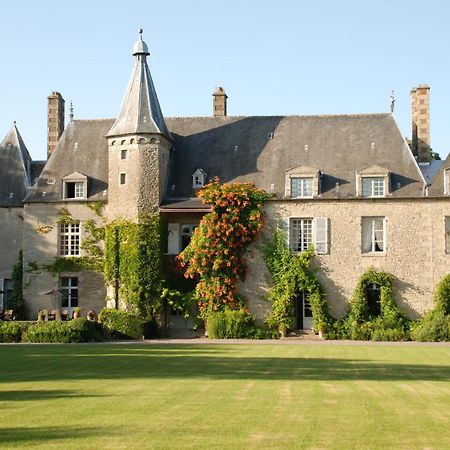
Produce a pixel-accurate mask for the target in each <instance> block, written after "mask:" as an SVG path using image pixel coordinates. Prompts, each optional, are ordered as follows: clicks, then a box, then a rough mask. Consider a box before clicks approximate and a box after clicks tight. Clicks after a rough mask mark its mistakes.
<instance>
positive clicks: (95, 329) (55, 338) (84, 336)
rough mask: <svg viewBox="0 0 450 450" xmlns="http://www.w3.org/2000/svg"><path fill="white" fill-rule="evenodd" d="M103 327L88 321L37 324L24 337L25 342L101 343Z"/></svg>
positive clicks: (74, 320) (76, 320) (30, 327)
mask: <svg viewBox="0 0 450 450" xmlns="http://www.w3.org/2000/svg"><path fill="white" fill-rule="evenodd" d="M101 340H102V336H101V327H100V326H99V325H98V324H96V323H94V322H90V321H89V320H86V319H73V320H70V321H68V322H59V321H54V322H53V321H52V322H36V323H34V324H32V325H31V326H29V328H28V329H27V330H26V331H25V333H24V334H23V335H22V341H23V342H60V343H70V342H92V341H101Z"/></svg>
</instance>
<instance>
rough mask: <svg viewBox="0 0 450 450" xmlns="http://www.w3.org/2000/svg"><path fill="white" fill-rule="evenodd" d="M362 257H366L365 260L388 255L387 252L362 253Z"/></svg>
mask: <svg viewBox="0 0 450 450" xmlns="http://www.w3.org/2000/svg"><path fill="white" fill-rule="evenodd" d="M361 256H362V257H365V258H367V257H373V256H375V257H378V256H382V257H386V256H387V254H386V252H368V253H361Z"/></svg>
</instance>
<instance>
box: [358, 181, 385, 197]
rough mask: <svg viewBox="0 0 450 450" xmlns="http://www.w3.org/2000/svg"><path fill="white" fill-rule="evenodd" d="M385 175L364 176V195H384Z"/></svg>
mask: <svg viewBox="0 0 450 450" xmlns="http://www.w3.org/2000/svg"><path fill="white" fill-rule="evenodd" d="M384 184H385V181H384V177H362V196H363V197H384Z"/></svg>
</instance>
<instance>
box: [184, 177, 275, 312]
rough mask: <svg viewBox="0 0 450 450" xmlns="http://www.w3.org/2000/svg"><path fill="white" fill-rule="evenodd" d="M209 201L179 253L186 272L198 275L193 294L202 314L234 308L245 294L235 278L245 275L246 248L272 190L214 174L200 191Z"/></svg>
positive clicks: (259, 226)
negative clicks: (208, 208)
mask: <svg viewBox="0 0 450 450" xmlns="http://www.w3.org/2000/svg"><path fill="white" fill-rule="evenodd" d="M198 195H199V197H200V198H201V199H202V201H203V203H204V204H209V205H211V212H210V213H209V214H206V215H205V216H204V217H203V218H202V220H201V222H200V225H199V227H198V228H196V230H195V232H194V235H193V236H192V239H191V242H190V244H189V245H188V246H187V247H186V249H185V250H184V251H183V252H182V253H181V254H180V255H179V256H178V261H179V262H180V264H181V266H182V267H184V268H185V269H186V272H185V276H186V277H187V278H193V279H198V280H199V281H198V283H197V285H196V287H195V300H196V301H197V302H198V305H199V310H200V315H201V317H202V318H206V317H207V316H208V315H209V314H210V313H212V312H215V311H220V310H223V309H225V308H237V307H238V306H240V305H241V304H242V301H243V299H242V298H241V297H240V296H239V294H238V292H237V286H236V283H237V282H238V281H239V280H243V279H244V278H245V274H246V272H247V264H246V260H245V253H246V251H247V248H248V246H249V244H250V243H251V242H252V241H253V240H254V239H255V238H256V236H257V235H258V233H259V231H260V230H261V228H262V227H263V207H264V204H265V202H266V201H267V200H268V199H269V198H270V195H269V194H267V193H266V192H265V191H263V190H261V189H257V188H256V187H255V186H254V185H253V184H251V183H225V184H220V183H219V181H218V180H217V179H215V180H214V181H212V182H211V183H210V184H208V185H206V186H205V187H204V188H203V189H202V190H200V192H199V194H198Z"/></svg>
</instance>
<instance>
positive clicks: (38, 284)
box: [23, 202, 106, 318]
mask: <svg viewBox="0 0 450 450" xmlns="http://www.w3.org/2000/svg"><path fill="white" fill-rule="evenodd" d="M62 207H64V208H67V210H68V211H69V213H70V214H71V216H72V217H74V218H76V219H77V220H79V221H80V225H81V239H83V237H84V236H86V230H85V227H84V225H85V224H86V222H87V221H88V220H94V221H96V222H97V224H98V225H101V224H102V221H101V219H100V218H99V217H98V216H97V215H96V214H95V213H94V212H93V211H92V210H91V209H90V208H88V207H87V206H86V205H85V204H82V203H79V202H61V203H60V204H57V205H55V204H51V203H50V204H45V203H32V204H26V205H25V207H24V211H23V212H24V223H23V249H24V252H23V257H24V286H25V289H24V297H25V299H26V302H27V308H28V314H29V317H30V318H34V317H36V315H37V313H38V312H39V310H41V309H54V308H55V307H57V306H59V305H58V302H59V301H60V297H59V295H58V294H56V299H55V296H54V295H52V294H48V292H49V291H51V290H57V289H61V278H62V277H78V281H79V283H78V286H79V292H78V294H79V304H78V306H79V307H80V308H81V313H82V314H83V315H85V314H86V313H87V312H88V311H89V310H90V309H94V310H95V311H97V312H98V311H100V310H101V309H102V308H103V307H104V306H105V298H106V290H105V283H104V280H103V276H102V275H101V274H98V273H95V272H90V271H81V272H60V273H52V272H50V271H48V270H47V269H45V267H44V266H46V265H50V264H52V263H53V262H54V261H55V258H59V257H61V253H60V239H61V233H60V230H61V226H60V225H59V224H58V222H57V221H58V219H59V211H60V210H61V208H62ZM44 227H48V228H44ZM41 230H44V231H41ZM47 230H49V231H47ZM81 256H83V251H81ZM55 302H56V305H55Z"/></svg>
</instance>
